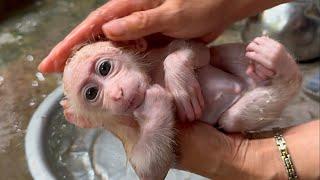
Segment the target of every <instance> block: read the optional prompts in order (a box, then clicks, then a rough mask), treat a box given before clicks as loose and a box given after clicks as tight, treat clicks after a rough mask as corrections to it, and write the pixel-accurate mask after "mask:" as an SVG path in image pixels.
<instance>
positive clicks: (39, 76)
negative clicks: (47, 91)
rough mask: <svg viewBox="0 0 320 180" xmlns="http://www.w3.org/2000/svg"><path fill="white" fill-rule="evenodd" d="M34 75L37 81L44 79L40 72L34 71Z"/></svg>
mask: <svg viewBox="0 0 320 180" xmlns="http://www.w3.org/2000/svg"><path fill="white" fill-rule="evenodd" d="M36 77H37V79H38V80H39V81H44V80H46V78H44V76H43V74H42V73H41V72H37V73H36Z"/></svg>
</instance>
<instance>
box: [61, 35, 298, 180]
mask: <svg viewBox="0 0 320 180" xmlns="http://www.w3.org/2000/svg"><path fill="white" fill-rule="evenodd" d="M63 84H64V93H65V96H66V98H65V99H64V100H62V101H61V105H62V106H63V108H64V114H65V117H66V119H67V120H68V121H69V122H70V123H73V124H75V125H77V126H80V127H85V128H91V127H104V128H105V129H107V130H109V131H111V132H112V133H113V134H114V135H116V136H117V137H118V138H119V139H120V140H121V141H122V143H123V145H124V147H125V150H126V154H127V157H128V159H129V161H130V162H131V164H132V166H133V168H134V169H135V171H136V173H137V175H138V176H139V178H140V179H152V180H153V179H164V178H165V176H166V174H167V172H168V170H169V169H170V167H171V166H172V165H173V163H174V160H175V153H174V147H175V145H176V141H175V133H176V132H175V131H176V130H175V129H174V127H175V120H176V119H179V120H182V121H183V120H189V121H192V120H196V119H198V120H201V121H204V122H206V123H209V124H212V125H216V124H217V125H219V126H220V127H221V128H223V129H224V130H225V131H227V132H243V131H246V130H256V129H259V128H262V127H264V126H266V125H267V124H269V123H271V122H274V121H275V120H277V119H278V118H279V117H280V114H281V112H282V110H283V109H284V108H285V106H286V105H287V103H288V102H289V101H290V100H291V99H292V97H293V96H294V95H295V94H296V93H297V92H298V90H299V87H300V84H301V75H300V72H299V68H298V66H297V65H296V63H295V61H294V59H293V58H292V57H291V55H290V54H289V53H288V52H287V51H286V49H285V48H284V47H283V46H282V45H281V44H280V43H278V42H276V41H275V40H272V39H270V38H268V37H258V38H256V39H254V40H253V41H252V42H251V43H250V44H249V45H247V46H245V45H243V44H225V45H221V46H216V47H214V48H212V49H211V50H210V49H209V48H207V47H206V46H205V45H204V44H202V43H199V42H195V41H184V40H173V41H172V42H171V43H170V44H169V45H167V46H164V47H161V48H148V44H147V42H146V41H145V40H144V39H139V40H136V41H130V42H128V43H126V44H125V45H123V44H122V45H119V43H114V42H110V41H101V42H95V43H92V44H87V45H85V46H83V47H82V48H81V49H79V50H78V51H77V52H75V53H74V55H73V56H72V57H71V58H70V59H69V61H68V62H67V64H66V67H65V70H64V74H63ZM176 114H177V116H176Z"/></svg>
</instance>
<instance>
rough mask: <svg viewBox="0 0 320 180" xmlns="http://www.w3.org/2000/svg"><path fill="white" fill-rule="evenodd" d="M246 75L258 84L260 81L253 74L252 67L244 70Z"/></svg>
mask: <svg viewBox="0 0 320 180" xmlns="http://www.w3.org/2000/svg"><path fill="white" fill-rule="evenodd" d="M246 73H247V75H248V76H249V77H250V78H252V79H253V80H254V81H256V82H259V81H261V80H262V79H261V78H260V77H259V76H258V75H257V74H256V73H255V69H254V66H253V65H249V67H248V69H247V70H246Z"/></svg>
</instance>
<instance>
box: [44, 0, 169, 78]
mask: <svg viewBox="0 0 320 180" xmlns="http://www.w3.org/2000/svg"><path fill="white" fill-rule="evenodd" d="M162 2H163V0H153V1H149V0H140V1H132V0H117V1H109V2H108V3H106V4H104V5H103V6H101V7H100V8H98V9H97V10H95V11H93V12H92V13H90V15H89V16H88V17H87V18H86V19H85V20H84V21H83V22H82V23H81V24H79V25H78V26H77V27H76V28H75V29H73V30H72V32H71V33H70V34H69V35H68V36H67V37H66V38H65V39H64V40H63V41H61V42H60V43H59V44H58V45H56V46H55V47H54V48H53V49H52V50H51V52H50V54H49V55H48V56H47V57H46V58H45V59H44V60H43V61H42V62H41V63H40V65H39V66H38V69H39V71H41V72H43V73H50V72H61V71H63V68H64V65H65V62H66V60H67V58H68V57H69V56H70V54H71V52H72V49H73V48H74V47H75V46H76V45H78V44H81V43H83V42H86V41H88V40H90V39H92V37H96V36H98V35H99V34H102V29H101V26H102V25H103V24H104V23H106V22H108V21H110V20H112V19H114V18H119V17H124V16H127V15H129V14H131V13H132V12H135V11H141V10H145V9H151V8H155V7H157V6H159V5H161V4H162Z"/></svg>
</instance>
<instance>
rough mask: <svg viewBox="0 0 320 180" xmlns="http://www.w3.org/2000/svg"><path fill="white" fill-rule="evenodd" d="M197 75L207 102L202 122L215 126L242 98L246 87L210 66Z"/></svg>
mask: <svg viewBox="0 0 320 180" xmlns="http://www.w3.org/2000/svg"><path fill="white" fill-rule="evenodd" d="M197 75H198V80H199V83H200V86H201V89H202V93H203V97H204V100H205V109H204V112H203V116H202V119H201V120H202V121H205V122H207V123H209V124H215V123H217V121H218V119H219V118H220V116H221V115H222V113H223V112H225V111H226V110H228V109H229V108H230V107H231V106H232V105H233V104H234V103H235V102H236V101H237V100H238V99H239V98H240V97H241V95H242V92H243V90H244V89H246V88H245V85H244V83H243V82H242V81H241V80H240V79H239V78H238V77H236V76H234V75H232V74H229V73H226V72H224V71H222V70H220V69H217V68H215V67H213V66H210V65H209V66H206V67H203V68H201V69H199V70H198V72H197Z"/></svg>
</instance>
